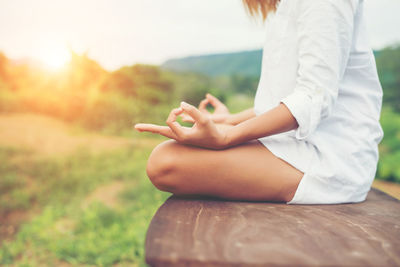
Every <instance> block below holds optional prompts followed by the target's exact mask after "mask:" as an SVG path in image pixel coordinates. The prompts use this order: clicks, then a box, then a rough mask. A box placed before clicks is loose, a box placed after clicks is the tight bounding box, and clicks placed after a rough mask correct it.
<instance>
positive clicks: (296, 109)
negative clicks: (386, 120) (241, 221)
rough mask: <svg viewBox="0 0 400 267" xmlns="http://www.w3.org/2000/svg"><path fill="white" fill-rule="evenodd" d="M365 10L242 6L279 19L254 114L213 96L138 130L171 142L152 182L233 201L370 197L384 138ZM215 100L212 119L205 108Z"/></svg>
mask: <svg viewBox="0 0 400 267" xmlns="http://www.w3.org/2000/svg"><path fill="white" fill-rule="evenodd" d="M363 3H364V1H363V0H318V1H317V0H281V1H279V0H275V1H274V0H270V1H268V0H258V1H257V0H244V4H245V5H246V6H247V8H248V9H249V11H250V13H251V14H257V13H261V14H262V15H263V17H264V19H265V18H266V16H267V15H268V16H273V17H271V20H270V21H269V22H268V25H267V26H268V27H267V40H266V42H265V46H264V49H263V62H262V73H261V78H260V82H259V86H258V89H257V93H256V97H255V103H254V108H252V109H249V110H245V111H243V112H241V113H238V114H232V115H231V114H229V112H228V111H227V109H226V107H225V106H224V105H223V104H222V103H220V102H219V101H218V100H217V99H216V98H214V97H213V96H211V95H207V97H206V99H205V100H203V101H202V102H201V103H200V106H199V108H198V109H197V108H196V107H194V106H191V105H189V104H186V103H183V102H182V104H181V106H180V107H178V108H176V109H173V110H172V111H171V113H170V115H169V117H168V119H167V125H168V126H158V125H152V124H137V125H136V126H135V127H136V129H137V130H139V131H149V132H153V133H157V134H161V135H164V136H166V137H169V138H171V139H173V140H172V141H167V142H164V143H162V144H160V145H159V146H157V147H156V148H155V149H154V151H153V152H152V154H151V156H150V158H149V160H148V166H147V173H148V176H149V177H150V179H151V181H152V182H153V184H154V185H155V186H156V187H157V188H159V189H160V190H164V191H169V192H172V193H175V194H182V195H185V194H201V195H211V196H216V197H221V198H225V199H234V200H252V201H278V202H286V203H289V204H331V203H348V202H360V201H363V200H365V198H366V195H367V193H368V191H369V189H370V187H371V184H372V181H373V179H374V176H375V172H376V166H377V162H378V148H377V146H378V143H379V142H380V140H381V139H382V136H383V132H382V129H381V127H380V124H379V116H380V110H381V100H382V89H381V86H380V83H379V79H378V76H377V72H376V65H375V60H374V56H373V53H372V51H371V49H370V48H369V46H368V42H367V39H366V31H365V22H364V14H363ZM271 13H275V14H274V15H272V14H271ZM268 19H270V18H268ZM209 103H210V104H211V105H213V106H214V107H215V113H214V114H212V115H211V114H208V113H207V112H206V110H205V106H206V105H207V104H209ZM179 115H182V116H184V117H185V116H186V117H190V118H192V120H193V121H194V125H193V127H191V128H186V127H182V126H181V125H180V124H179V123H177V122H176V118H177V116H179ZM222 124H224V125H230V126H229V127H222V126H221V125H222Z"/></svg>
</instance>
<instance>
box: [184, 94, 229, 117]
mask: <svg viewBox="0 0 400 267" xmlns="http://www.w3.org/2000/svg"><path fill="white" fill-rule="evenodd" d="M208 104H210V105H211V106H212V107H213V108H214V112H213V113H210V112H209V111H208V110H207V105H208ZM198 109H199V110H200V111H201V112H202V113H204V114H205V115H207V116H208V117H209V118H210V119H211V120H212V121H213V122H215V123H227V120H228V118H229V116H230V113H229V110H228V108H227V107H226V106H225V105H224V104H223V103H222V102H221V101H219V100H218V98H216V97H215V96H213V95H211V94H206V98H205V99H203V100H202V101H201V102H200V104H199V108H198ZM180 116H181V118H182V121H185V122H191V123H194V120H193V118H192V117H191V116H190V115H189V114H187V113H186V112H184V113H182V114H180Z"/></svg>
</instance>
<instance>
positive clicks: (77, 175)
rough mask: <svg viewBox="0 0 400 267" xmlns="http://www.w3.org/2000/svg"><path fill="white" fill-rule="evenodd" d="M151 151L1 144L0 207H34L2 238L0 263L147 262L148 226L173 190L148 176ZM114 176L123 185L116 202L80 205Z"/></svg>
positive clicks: (15, 208)
mask: <svg viewBox="0 0 400 267" xmlns="http://www.w3.org/2000/svg"><path fill="white" fill-rule="evenodd" d="M149 153H150V148H143V147H129V148H125V149H121V150H118V151H114V152H108V153H103V154H100V155H93V154H88V153H85V152H84V151H80V152H77V153H76V154H74V155H72V156H68V157H65V158H59V159H46V160H43V159H42V160H35V159H34V157H32V153H30V152H29V151H18V150H14V149H5V148H1V149H0V160H1V162H2V164H1V167H0V176H1V177H2V179H1V184H0V191H1V196H0V200H1V206H0V212H2V213H3V215H4V214H5V213H7V212H12V211H14V210H27V211H28V210H30V209H34V210H35V211H36V214H35V215H34V216H33V217H32V218H31V220H30V221H28V222H26V223H25V224H23V225H22V226H21V227H20V228H19V231H18V232H17V234H16V235H15V236H14V237H13V239H12V240H11V241H5V242H3V244H2V246H1V247H0V265H6V266H7V265H12V266H43V265H45V266H54V265H57V264H59V263H60V262H66V263H70V264H72V265H98V266H111V265H113V264H116V263H120V264H122V265H124V266H125V265H128V266H131V265H133V266H135V265H145V264H144V238H145V233H146V230H147V227H148V225H149V223H150V220H151V218H152V216H153V214H154V213H155V211H156V210H157V208H158V207H159V206H160V205H161V204H162V203H163V201H164V200H165V199H166V198H167V197H168V195H169V194H167V193H162V192H160V191H158V190H156V189H155V188H154V187H153V185H152V184H151V183H150V182H149V181H148V179H147V177H146V175H145V164H146V159H147V157H148V155H149ZM113 181H122V182H123V184H124V185H125V188H124V190H123V191H122V192H121V193H120V195H119V202H118V203H119V204H118V206H117V207H115V208H109V207H107V206H106V205H104V204H102V203H100V202H94V203H92V204H90V205H89V206H88V207H87V208H82V202H83V201H84V199H85V197H86V196H87V195H88V194H90V192H92V191H93V190H94V189H95V188H96V187H98V186H99V185H102V184H107V183H110V182H113Z"/></svg>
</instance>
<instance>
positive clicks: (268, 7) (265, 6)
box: [242, 0, 280, 20]
mask: <svg viewBox="0 0 400 267" xmlns="http://www.w3.org/2000/svg"><path fill="white" fill-rule="evenodd" d="M242 1H243V4H244V5H245V7H246V9H247V11H248V12H249V14H250V15H251V16H254V17H256V16H259V15H261V16H262V18H263V20H265V19H266V18H267V16H268V14H269V13H270V12H274V11H276V6H277V5H278V2H279V1H280V0H242Z"/></svg>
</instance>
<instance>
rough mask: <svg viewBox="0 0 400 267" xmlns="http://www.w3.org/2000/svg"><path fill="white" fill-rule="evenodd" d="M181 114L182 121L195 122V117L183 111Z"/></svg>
mask: <svg viewBox="0 0 400 267" xmlns="http://www.w3.org/2000/svg"><path fill="white" fill-rule="evenodd" d="M179 116H180V117H181V119H182V121H184V122H191V123H193V122H194V120H193V118H192V117H190V116H189V115H187V114H185V113H182V114H180V115H179Z"/></svg>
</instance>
